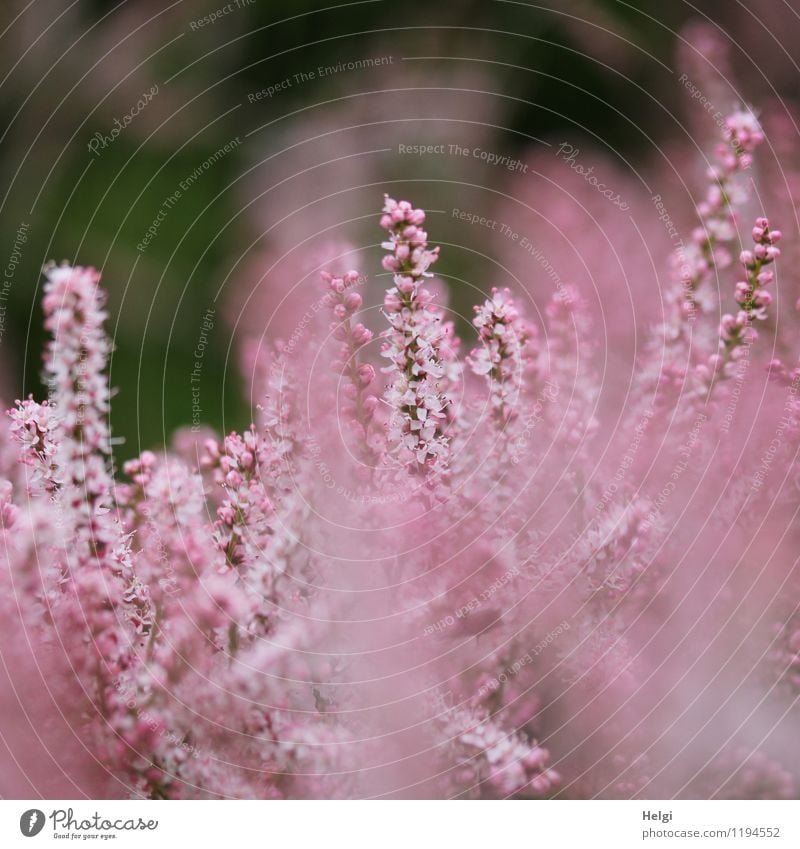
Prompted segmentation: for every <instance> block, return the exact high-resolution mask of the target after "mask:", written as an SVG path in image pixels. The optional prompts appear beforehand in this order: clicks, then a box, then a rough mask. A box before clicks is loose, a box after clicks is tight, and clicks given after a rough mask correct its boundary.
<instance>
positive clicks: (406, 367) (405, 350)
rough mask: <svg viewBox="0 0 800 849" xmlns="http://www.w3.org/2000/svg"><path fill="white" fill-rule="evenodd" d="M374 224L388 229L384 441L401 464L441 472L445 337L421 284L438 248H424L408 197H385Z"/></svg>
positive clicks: (421, 218)
mask: <svg viewBox="0 0 800 849" xmlns="http://www.w3.org/2000/svg"><path fill="white" fill-rule="evenodd" d="M380 223H381V227H383V228H384V230H386V231H388V233H389V239H388V241H386V242H384V243H383V245H382V247H384V248H385V249H386V250H388V251H390V253H389V254H387V255H386V256H385V257H384V258H383V267H384V268H385V269H386V270H387V271H390V272H391V273H392V274H393V276H394V286H393V287H392V288H390V289H389V290H388V291H387V293H386V297H385V298H384V302H383V308H384V312H385V314H386V317H387V319H388V321H389V325H390V329H389V330H387V331H385V332H384V334H383V337H384V340H385V341H384V343H383V347H382V350H381V354H382V356H383V357H385V358H386V359H388V360H389V361H390V363H391V365H389V366H387V367H386V368H385V369H384V372H386V373H387V374H390V375H392V377H393V382H392V384H391V386H390V387H389V388H388V389H387V391H386V393H385V395H384V398H385V400H386V402H387V403H388V404H389V407H390V409H391V410H392V411H393V412H392V417H391V419H390V422H389V442H390V446H391V447H392V449H393V450H394V451H395V452H396V453H397V455H398V458H399V459H400V461H401V462H402V463H404V464H411V465H413V466H414V467H416V468H418V469H419V470H421V471H423V472H425V473H427V472H428V471H434V472H436V473H438V474H439V475H441V474H442V473H443V472H444V471H446V469H447V466H448V460H449V453H450V445H449V437H448V436H447V435H446V433H445V428H446V425H447V408H448V406H449V405H450V400H449V399H448V398H447V396H446V395H445V394H444V393H443V391H442V388H443V387H442V382H443V379H444V378H445V368H444V365H443V363H442V357H441V354H440V349H441V347H442V345H443V344H444V341H445V338H446V336H445V331H444V329H443V326H442V321H441V316H440V314H439V312H438V310H436V308H435V307H434V305H433V299H432V295H431V293H430V292H429V291H428V290H427V289H425V288H424V287H423V285H422V283H423V280H424V278H425V277H426V276H430V274H429V272H428V268H429V267H430V266H431V265H432V264H433V263H434V262H436V260H437V259H438V258H439V249H438V248H434V249H429V247H428V234H427V233H426V232H425V230H424V229H423V224H424V223H425V213H424V212H423V211H422V210H421V209H414V208H413V207H412V206H411V204H410V203H409V202H408V201H399V202H398V201H395V200H394V199H392V198H390V197H389V196H388V195H387V196H386V202H385V204H384V207H383V215H382V216H381V221H380Z"/></svg>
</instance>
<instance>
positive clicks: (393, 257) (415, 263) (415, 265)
mask: <svg viewBox="0 0 800 849" xmlns="http://www.w3.org/2000/svg"><path fill="white" fill-rule="evenodd" d="M424 223H425V212H424V210H422V209H414V207H412V206H411V204H410V203H409V202H408V201H407V200H401V201H396V200H394V199H393V198H390V197H389V196H388V195H386V197H385V203H384V206H383V215H382V216H381V227H383V229H384V230H386V231H388V233H389V240H388V241H386V242H383V244H382V245H381V247H383V248H384V249H385V250H387V251H391V253H388V254H387V255H386V256H384V258H383V267H384V269H385V270H386V271H390V272H391V273H392V274H394V275H395V279H394V282H395V286H397V289H398V291H399V292H401V293H402V294H404V295H411V294H412V293H413V292H414V289H415V287H416V286H417V284H418V283H419V282H420V280H422V278H423V277H429V276H430V274H429V273H428V268H430V266H431V265H433V263H434V262H436V260H437V259H438V258H439V248H438V247H437V248H433V249H432V250H431V249H429V248H428V234H427V233H426V232H425V230H424V229H423V227H422V225H423V224H424Z"/></svg>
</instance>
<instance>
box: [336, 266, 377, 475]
mask: <svg viewBox="0 0 800 849" xmlns="http://www.w3.org/2000/svg"><path fill="white" fill-rule="evenodd" d="M322 279H323V280H324V281H325V283H326V284H327V286H328V289H329V290H330V291H329V296H328V297H329V303H330V305H331V308H332V312H333V319H334V320H333V322H332V323H331V332H332V333H333V337H334V339H336V340H337V341H338V342H340V343H341V349H340V352H339V357H338V359H336V360H334V362H333V364H332V368H333V370H334V371H335V372H336V373H337V374H341V375H343V376H344V377H345V380H346V384H345V385H344V387H343V389H342V394H343V395H344V396H345V397H344V401H343V402H342V403H341V405H340V410H341V412H342V415H343V416H344V417H345V419H346V421H347V422H348V423H349V425H350V427H351V429H352V431H353V432H354V433H355V435H356V437H357V439H358V444H359V446H360V449H361V453H362V458H361V459H362V460H363V461H364V463H365V464H367V465H368V466H372V465H374V463H375V461H376V460H377V459H378V457H379V456H380V445H379V442H378V440H377V434H376V433H375V425H376V421H375V411H376V409H377V407H378V399H377V397H376V396H375V395H373V394H372V393H371V392H370V391H369V388H370V386H372V383H373V381H374V380H375V369H374V368H373V367H372V366H371V365H370V364H369V363H361V364H359V352H360V351H361V349H362V348H363V347H364V346H365V345H367V344H369V343H370V342H371V341H372V331H371V330H368V329H367V328H366V327H365V326H364V325H363V324H362V323H361V322H360V321H356V320H355V316H356V314H357V313H358V311H359V310H360V309H361V306H362V303H363V299H362V297H361V295H360V294H359V293H358V292H356V291H354V287H355V286H357V285H358V283H359V282H360V280H361V278H360V277H359V274H358V272H357V271H348V272H347V273H346V274H344V275H343V276H341V277H335V276H333V275H331V274H328V273H327V272H323V273H322Z"/></svg>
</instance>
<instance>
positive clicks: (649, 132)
mask: <svg viewBox="0 0 800 849" xmlns="http://www.w3.org/2000/svg"><path fill="white" fill-rule="evenodd" d="M796 6H797V3H795V2H792V3H786V2H780V0H765V2H749V3H746V4H745V3H741V2H721V0H720V2H706V3H694V4H690V3H685V2H675V3H658V4H654V3H650V2H645V1H644V0H640V1H639V2H617V0H559V2H549V3H548V2H545V3H536V4H534V3H528V2H512V0H472V2H469V0H457V2H447V3H439V4H435V3H429V2H414V0H409V1H408V2H405V3H402V4H399V5H398V4H397V3H394V2H389V0H358V1H357V2H349V3H334V2H331V3H325V2H306V0H292V2H290V3H280V4H279V3H271V2H268V0H250V2H246V0H239V2H232V3H228V4H225V3H223V2H222V0H208V2H206V0H182V2H181V0H178V2H167V0H163V2H162V0H127V2H99V0H94V1H93V2H92V1H91V0H76V2H69V0H33V2H28V1H27V0H24V2H23V0H5V2H3V3H2V4H0V47H1V48H2V49H0V123H1V124H2V136H1V137H0V150H1V155H0V174H1V176H0V183H2V193H1V194H0V197H1V198H2V201H1V204H2V205H1V206H0V216H1V217H2V226H0V238H1V239H2V244H1V245H0V259H2V260H3V267H4V268H11V272H12V273H11V277H10V278H9V279H10V285H9V286H7V287H6V288H5V290H4V294H5V296H6V301H5V304H6V313H5V324H4V331H3V335H2V340H1V341H0V357H1V358H2V366H3V368H2V385H1V386H0V394H2V395H3V396H5V398H6V399H7V400H13V398H15V397H20V396H23V395H25V394H27V393H28V392H34V393H36V394H40V384H39V368H40V351H41V346H42V331H41V313H40V308H39V303H38V302H39V298H40V294H41V291H40V281H41V277H40V269H41V267H42V265H43V264H44V263H45V262H46V261H47V260H49V259H55V260H62V259H68V260H70V261H72V262H78V263H82V264H92V265H96V266H98V267H100V268H102V271H103V275H104V281H105V285H106V286H107V288H108V290H109V292H110V304H109V306H110V329H111V332H112V333H113V335H114V339H115V345H116V352H115V354H114V358H113V364H112V381H113V384H114V385H115V386H118V387H120V388H121V391H120V392H119V394H118V395H117V396H116V397H115V399H114V405H113V411H112V424H113V429H114V433H115V435H116V437H117V439H118V444H117V446H116V451H117V453H118V456H119V458H121V459H124V458H127V457H130V456H133V455H135V454H137V453H138V452H139V451H140V450H141V449H142V448H144V447H149V446H153V445H156V444H160V443H163V442H164V440H165V436H166V435H167V434H169V433H171V432H172V431H174V430H175V429H176V428H178V427H180V426H185V425H191V424H192V423H193V421H195V423H196V419H195V420H193V410H192V401H193V396H192V395H191V392H190V375H191V373H192V371H193V369H194V367H195V362H196V356H195V352H196V350H197V346H198V341H202V343H203V345H204V349H203V357H202V395H201V403H200V405H199V406H200V407H202V412H201V414H200V418H201V420H202V424H203V425H208V426H209V427H212V428H214V429H216V430H221V429H230V428H232V427H242V426H243V425H245V424H246V423H247V421H248V420H249V417H250V410H249V409H248V405H249V403H250V402H251V399H250V397H249V392H248V385H247V380H246V379H243V378H242V376H241V370H240V367H239V363H240V359H241V351H242V348H243V343H244V341H246V339H247V338H249V337H256V338H260V337H261V336H263V335H264V334H267V335H270V336H272V337H275V336H279V335H281V334H285V333H289V332H291V328H292V327H293V326H295V322H296V320H297V315H298V310H299V311H300V313H302V309H301V307H300V306H298V304H307V303H308V302H309V301H310V300H311V297H310V296H309V295H308V292H309V291H311V289H310V288H309V287H313V286H316V278H317V272H318V270H319V268H320V267H321V266H325V265H329V264H331V262H333V263H334V264H335V263H337V262H339V263H344V264H348V265H359V266H361V267H363V268H366V269H369V270H370V274H371V275H373V277H374V279H373V280H372V281H371V285H373V288H374V290H375V293H374V294H373V299H374V300H375V301H376V302H377V297H378V296H377V294H376V293H377V292H379V290H380V288H381V280H380V275H378V274H374V270H375V269H377V268H379V265H378V262H379V255H380V248H379V244H378V243H379V241H380V233H379V231H378V230H377V227H376V213H377V211H378V209H379V206H380V203H381V196H382V193H383V191H385V190H386V191H393V192H396V193H397V194H400V195H403V196H410V197H411V199H412V200H413V201H414V202H415V203H416V204H417V205H420V206H424V207H425V208H427V209H429V210H432V211H433V212H432V213H431V220H430V231H431V234H432V237H433V239H434V241H435V242H438V243H440V244H443V245H444V246H446V248H447V249H446V250H445V251H444V252H443V259H442V262H441V263H440V265H439V266H438V267H437V271H438V273H439V274H440V277H441V279H442V280H443V281H445V283H446V284H447V285H448V286H449V288H450V290H451V306H452V308H453V310H454V312H455V313H456V314H457V316H459V321H460V322H462V323H463V322H464V321H466V320H468V318H469V316H468V315H467V305H468V304H469V303H472V302H474V301H475V300H476V298H475V290H476V289H482V290H485V289H487V288H488V287H489V286H490V285H492V284H497V285H504V284H506V283H509V282H510V283H511V284H512V285H515V284H516V285H517V286H519V285H520V284H521V285H523V286H526V287H527V288H528V289H529V290H530V291H531V292H532V293H533V294H532V297H533V298H534V300H535V297H536V295H537V293H538V292H539V291H541V292H543V293H545V294H546V293H547V292H548V291H550V290H551V289H552V281H549V280H548V275H547V273H546V272H545V269H544V265H545V263H544V262H542V261H541V260H540V261H537V259H536V258H535V257H533V256H532V255H531V254H530V253H526V252H525V251H522V250H517V249H514V250H511V249H509V239H508V238H507V237H506V236H505V235H503V234H502V233H500V232H498V230H497V228H495V229H492V228H490V227H489V226H482V225H480V224H470V223H468V222H465V221H463V220H459V219H458V218H457V217H454V216H453V214H452V210H453V209H456V208H458V209H463V210H469V211H472V212H474V213H477V214H479V215H481V216H484V217H485V218H486V219H487V220H488V221H495V222H499V223H505V224H507V225H510V226H513V227H514V229H515V231H516V232H518V233H520V234H522V235H525V234H527V235H528V237H529V239H531V240H532V242H535V243H536V244H538V245H546V246H547V253H546V257H547V262H548V263H550V264H551V265H552V267H553V268H554V269H555V273H556V274H557V275H558V276H559V278H561V279H562V280H569V281H570V282H572V281H574V282H576V283H577V284H578V285H579V286H580V287H582V289H583V291H584V294H585V295H586V296H587V297H589V298H590V299H592V298H594V299H595V301H596V303H597V304H600V306H601V307H604V308H605V312H603V315H604V316H605V317H606V318H607V320H608V325H607V327H606V334H607V333H608V332H612V333H613V332H615V327H618V328H619V335H618V337H617V338H618V344H617V345H616V346H612V348H614V350H612V351H611V353H610V354H609V356H610V357H612V362H611V364H612V365H613V364H614V363H613V357H619V368H621V369H623V371H624V370H627V371H630V369H631V368H633V366H632V364H631V363H632V361H631V358H630V357H629V356H626V354H625V352H626V346H628V347H629V348H630V351H632V350H633V347H634V345H635V341H634V340H633V336H632V334H631V329H632V328H637V327H640V326H641V324H642V323H647V322H648V321H651V320H653V319H654V318H657V312H658V304H659V298H657V297H652V298H650V297H646V295H653V294H656V293H658V292H659V291H660V289H661V287H662V286H663V285H664V277H663V275H664V273H665V264H664V262H663V260H664V258H665V257H666V254H667V252H668V251H669V248H670V246H671V245H670V241H669V238H668V234H667V233H666V230H665V228H664V226H663V224H662V223H661V222H659V221H658V220H657V216H656V214H655V211H654V209H653V204H652V201H651V198H652V195H654V194H657V193H658V192H659V191H661V190H664V189H666V190H669V191H670V192H671V196H672V197H673V198H682V199H683V201H684V205H683V206H682V207H681V208H675V209H672V210H670V212H671V214H672V215H673V216H674V218H675V220H676V222H680V226H681V227H682V228H684V230H685V232H686V233H688V232H689V229H690V227H691V226H692V225H691V217H690V213H691V208H692V205H693V202H694V201H695V200H696V199H697V198H696V197H695V195H694V191H695V189H694V188H693V187H694V186H697V185H698V183H697V181H696V180H694V178H695V177H696V176H697V175H698V174H699V173H700V171H701V169H702V161H701V160H700V159H699V156H698V152H699V151H701V150H703V149H704V147H707V145H708V142H709V139H713V138H714V137H715V135H716V133H717V131H718V127H717V125H716V124H715V123H714V121H713V119H712V111H709V110H706V109H704V108H703V106H701V105H700V104H699V103H698V101H697V99H696V98H695V99H693V97H692V92H691V90H690V89H689V88H688V87H687V85H686V84H685V83H683V82H681V79H680V77H681V74H687V75H688V77H687V79H688V80H689V81H690V82H691V83H692V84H693V85H695V86H696V87H697V88H698V89H699V90H701V91H702V93H703V96H704V97H705V98H706V100H708V101H710V102H712V104H713V106H714V107H715V109H719V110H723V111H724V110H727V109H728V108H729V107H730V106H732V105H734V103H735V102H736V101H737V100H741V101H748V102H750V103H752V104H754V106H755V107H756V108H758V106H759V105H760V104H763V103H766V102H769V103H770V104H774V103H775V102H779V103H780V104H781V110H779V112H780V113H781V114H782V115H783V118H784V120H786V121H790V120H793V118H792V115H793V108H794V107H793V105H792V99H793V97H794V96H795V95H796V94H797V79H798V77H797V71H798V69H797V65H796V59H795V58H793V56H795V55H796V51H795V53H793V50H792V48H793V45H794V46H796V44H797V43H798V36H799V35H800V19H799V18H798V14H797V10H796V8H795V7H796ZM348 63H352V67H351V65H350V64H348ZM325 67H327V68H329V69H330V70H329V71H328V72H327V73H324V74H320V73H319V72H318V69H319V68H325ZM287 81H288V82H287ZM154 87H157V93H156V94H154V95H153V96H152V97H151V99H150V100H149V102H146V103H145V104H144V106H143V107H142V108H139V107H137V103H138V102H139V101H140V99H141V98H142V97H143V95H144V93H145V92H151V91H153V89H154ZM271 87H276V88H275V90H274V91H271ZM126 115H128V116H131V117H130V121H129V122H126V121H125V116H126ZM115 121H119V122H123V124H124V125H123V126H122V128H121V129H120V130H119V131H118V132H117V133H115V134H114V135H113V137H112V131H113V130H114V128H115V126H118V125H116V124H115ZM101 138H103V139H104V141H103V143H102V144H101V142H100V139H101ZM795 138H796V136H795ZM93 139H94V140H95V144H94V148H95V149H92V140H93ZM564 143H569V144H570V145H571V146H572V147H573V148H574V149H578V150H579V151H580V155H579V158H578V160H577V161H579V162H581V163H583V165H584V166H585V167H594V168H595V169H596V173H598V174H601V175H602V176H603V182H604V184H608V185H609V186H611V187H613V189H614V191H615V193H616V194H618V195H619V196H620V197H621V198H622V199H623V201H624V203H625V205H627V206H628V207H630V209H629V210H627V211H626V210H620V208H619V205H617V206H615V205H614V204H610V203H609V202H608V201H607V200H606V199H605V198H603V197H600V196H599V195H598V193H597V192H596V191H595V190H594V189H593V188H592V187H591V186H589V185H588V183H587V182H586V180H584V179H583V178H582V177H581V176H579V175H577V174H576V172H575V170H574V168H570V167H569V165H568V163H566V162H565V161H564V158H563V157H559V155H558V153H557V151H558V148H559V146H560V145H562V144H564ZM226 145H227V146H228V147H229V150H225V146H226ZM399 145H409V146H411V145H445V146H446V150H447V151H448V152H447V153H446V154H429V155H425V156H414V155H408V154H402V153H400V152H399V147H398V146H399ZM450 145H459V146H460V147H466V148H467V149H468V150H469V151H470V152H472V151H475V150H476V149H479V150H481V151H487V152H490V153H493V154H495V155H496V156H497V157H508V158H509V161H511V162H518V163H519V165H517V166H515V167H514V168H512V169H509V168H506V167H503V165H493V164H489V163H488V162H487V161H485V160H483V159H481V158H479V157H476V156H473V155H471V153H470V155H467V156H461V155H453V154H451V153H450V152H449V151H450ZM220 151H223V153H220ZM771 153H773V154H774V151H772V152H771ZM204 163H206V164H205V165H204ZM209 163H210V164H209ZM523 166H524V167H523ZM198 169H199V173H198ZM193 174H194V175H195V177H194V178H193V179H191V181H190V182H191V185H190V186H189V187H188V188H187V189H186V190H185V191H183V190H182V191H181V197H180V198H179V199H178V201H177V202H175V203H173V204H172V205H171V206H169V208H168V209H167V212H166V214H164V215H163V220H161V221H160V222H159V224H158V227H157V233H156V234H155V235H153V236H152V238H151V239H150V241H149V242H148V244H147V245H146V246H145V248H144V249H141V248H140V247H139V246H140V245H141V244H142V240H143V239H144V238H145V237H146V235H147V231H148V228H149V227H150V226H151V225H152V224H153V222H154V220H155V219H157V217H158V216H159V212H160V210H163V209H164V208H165V203H166V202H167V199H168V198H170V197H171V196H173V195H174V193H175V192H176V190H177V189H178V188H179V187H180V185H181V182H182V181H183V182H186V181H187V178H189V177H190V175H193ZM693 180H694V182H693ZM674 202H675V201H673V203H674ZM577 208H579V209H580V210H581V211H582V213H581V214H582V216H583V217H581V215H576V214H575V210H576V209H577ZM781 223H782V224H783V228H784V230H787V229H791V222H786V221H783V222H781ZM21 225H25V231H24V232H25V236H26V240H25V241H24V244H23V243H21V242H20V239H19V238H18V236H17V234H18V232H19V230H20V227H21ZM593 234H594V236H593ZM579 236H580V237H581V248H580V250H578V249H577V248H575V247H574V245H575V244H576V242H577V240H578V237H579ZM592 238H595V244H596V250H587V244H593V243H592V242H591V239H592ZM587 240H588V241H587ZM589 254H591V257H590V256H589ZM590 258H592V259H594V260H595V261H594V262H589V261H588V260H589V259H590ZM548 287H549V289H548ZM643 293H644V294H643ZM634 303H637V304H638V306H637V308H636V309H635V310H634V308H633V305H634ZM647 304H652V308H649V307H648V306H647ZM209 310H213V311H214V312H213V313H212V314H211V315H212V316H213V317H212V320H211V321H208V320H207V317H208V315H209ZM648 310H649V311H648ZM204 317H206V319H205V320H204ZM614 322H617V324H615V323H614ZM210 324H213V328H210V327H209V325H210ZM609 328H610V330H609ZM618 383H619V385H621V386H625V385H627V384H628V383H629V380H628V376H627V375H626V374H622V375H621V376H620V380H619V381H618ZM606 384H609V389H608V391H609V392H612V393H613V391H614V390H613V387H614V385H615V382H614V381H605V382H604V385H606Z"/></svg>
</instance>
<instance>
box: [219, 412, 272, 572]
mask: <svg viewBox="0 0 800 849" xmlns="http://www.w3.org/2000/svg"><path fill="white" fill-rule="evenodd" d="M205 448H206V454H205V457H204V458H203V466H204V468H208V469H213V470H214V479H215V481H216V483H217V484H219V485H220V486H221V487H222V489H223V491H224V493H225V500H224V501H223V502H222V504H220V506H219V507H218V508H217V521H216V523H215V534H214V539H215V542H216V544H217V546H218V547H219V549H220V550H221V551H222V552H224V554H225V560H226V563H227V565H228V566H231V567H238V566H241V565H242V564H243V563H248V562H251V561H252V560H253V559H258V558H259V556H260V555H261V554H262V552H263V547H264V545H265V540H266V538H267V537H268V536H269V535H270V533H271V530H270V517H271V516H272V513H273V506H272V502H271V500H270V498H269V496H268V494H267V491H266V488H265V486H264V483H263V481H262V479H261V476H260V467H261V466H262V465H266V464H267V462H268V459H269V458H268V457H265V456H264V455H265V454H267V453H268V452H267V449H266V443H265V442H264V440H262V439H259V436H258V434H257V433H256V429H255V427H254V426H252V425H251V426H250V428H249V430H246V431H245V432H244V433H243V434H241V435H240V434H238V433H236V432H235V431H234V432H233V433H231V434H229V435H228V436H226V437H225V439H224V440H223V442H222V445H220V444H219V443H218V442H217V441H216V440H214V439H209V440H207V441H206V445H205Z"/></svg>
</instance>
